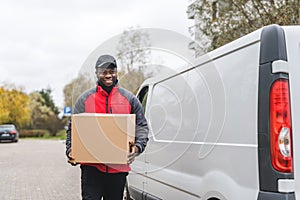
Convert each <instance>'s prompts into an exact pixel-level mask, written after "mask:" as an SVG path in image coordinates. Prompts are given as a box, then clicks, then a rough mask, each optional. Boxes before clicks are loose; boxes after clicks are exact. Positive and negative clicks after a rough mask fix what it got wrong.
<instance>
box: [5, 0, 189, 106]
mask: <svg viewBox="0 0 300 200" xmlns="http://www.w3.org/2000/svg"><path fill="white" fill-rule="evenodd" d="M189 4H190V1H189V0H106V1H104V0H0V25H1V27H0V28H1V31H0V85H2V84H3V83H13V84H15V85H16V86H18V87H20V86H22V87H24V89H25V91H26V92H27V93H29V92H32V91H35V90H41V89H43V88H49V87H50V88H51V89H52V90H53V98H54V101H55V103H56V104H57V105H58V106H59V107H61V108H62V106H63V87H64V86H65V85H66V84H68V83H69V82H70V81H71V80H72V79H73V78H75V77H76V76H77V74H78V72H79V70H80V68H81V66H82V64H83V63H84V61H85V60H86V59H87V57H88V56H89V54H90V53H91V52H92V51H94V50H95V49H96V48H97V47H98V46H99V45H101V43H103V42H105V41H106V40H108V39H110V38H111V37H113V36H115V35H118V34H120V33H122V32H123V30H124V29H127V28H128V27H132V26H140V27H142V28H161V29H168V30H172V31H175V32H178V33H180V34H183V35H185V36H187V37H190V34H189V32H188V27H189V26H191V25H192V23H193V21H192V20H189V19H187V14H186V10H187V6H188V5H189Z"/></svg>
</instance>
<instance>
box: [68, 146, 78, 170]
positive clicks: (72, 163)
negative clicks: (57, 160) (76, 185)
mask: <svg viewBox="0 0 300 200" xmlns="http://www.w3.org/2000/svg"><path fill="white" fill-rule="evenodd" d="M68 158H69V160H68V163H70V164H71V165H72V166H76V165H77V164H78V163H77V162H76V161H75V158H74V157H73V156H72V149H70V153H69V155H68Z"/></svg>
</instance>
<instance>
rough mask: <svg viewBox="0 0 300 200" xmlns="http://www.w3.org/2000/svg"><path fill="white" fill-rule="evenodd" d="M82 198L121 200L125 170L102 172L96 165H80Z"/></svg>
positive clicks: (87, 199)
mask: <svg viewBox="0 0 300 200" xmlns="http://www.w3.org/2000/svg"><path fill="white" fill-rule="evenodd" d="M80 168H81V196H82V199H83V200H101V198H102V197H103V199H104V200H122V199H123V192H124V187H125V183H126V176H127V175H128V173H127V172H121V173H115V174H112V173H104V172H101V171H99V170H98V169H97V168H96V167H92V166H86V165H81V166H80Z"/></svg>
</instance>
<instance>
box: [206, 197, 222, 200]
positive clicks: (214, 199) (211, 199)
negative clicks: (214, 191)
mask: <svg viewBox="0 0 300 200" xmlns="http://www.w3.org/2000/svg"><path fill="white" fill-rule="evenodd" d="M208 200H220V199H218V198H215V197H213V198H209V199H208Z"/></svg>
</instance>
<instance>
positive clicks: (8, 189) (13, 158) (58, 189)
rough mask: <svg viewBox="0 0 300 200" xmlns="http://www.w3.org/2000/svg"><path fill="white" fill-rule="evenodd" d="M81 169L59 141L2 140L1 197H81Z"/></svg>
mask: <svg viewBox="0 0 300 200" xmlns="http://www.w3.org/2000/svg"><path fill="white" fill-rule="evenodd" d="M80 193H81V190H80V168H79V166H75V167H73V166H71V165H69V164H68V163H67V159H66V156H65V144H64V143H63V142H62V141H58V140H36V139H20V140H19V142H18V143H6V142H5V143H4V142H2V143H0V200H69V199H70V200H76V199H81V195H80Z"/></svg>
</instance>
